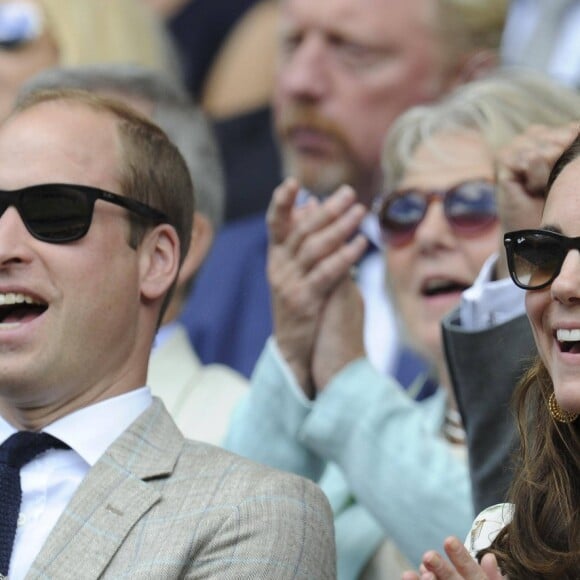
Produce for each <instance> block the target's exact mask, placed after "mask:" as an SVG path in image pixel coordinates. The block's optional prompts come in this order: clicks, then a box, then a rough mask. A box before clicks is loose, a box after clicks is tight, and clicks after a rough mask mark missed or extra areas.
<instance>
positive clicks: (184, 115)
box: [20, 63, 225, 231]
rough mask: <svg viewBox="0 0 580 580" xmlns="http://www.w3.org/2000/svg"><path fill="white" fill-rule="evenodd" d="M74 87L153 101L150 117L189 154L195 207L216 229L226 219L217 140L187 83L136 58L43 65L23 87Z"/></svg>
mask: <svg viewBox="0 0 580 580" xmlns="http://www.w3.org/2000/svg"><path fill="white" fill-rule="evenodd" d="M58 88H70V89H81V90H87V91H94V92H108V93H118V94H119V96H120V98H121V100H122V99H123V97H128V98H136V99H139V100H145V101H147V103H150V104H151V105H152V108H153V111H152V114H151V118H152V120H153V121H154V122H155V123H156V124H157V125H159V127H161V129H163V131H165V133H166V134H167V135H168V137H169V138H170V139H171V140H172V141H173V143H174V144H175V145H176V146H177V148H178V149H179V152H180V153H181V155H182V156H183V158H184V159H185V162H186V163H187V166H188V168H189V171H190V173H191V176H192V180H193V186H194V190H195V202H196V209H197V210H198V211H199V212H201V213H203V214H204V215H205V216H206V217H208V219H209V220H210V222H211V224H212V226H213V228H214V230H215V231H217V230H218V229H219V227H220V226H221V224H222V220H223V214H224V206H225V184H224V176H223V170H222V164H221V159H220V155H219V151H218V145H217V141H216V139H215V136H214V134H213V131H212V128H211V126H210V124H209V122H208V120H207V118H206V116H205V115H204V113H203V112H202V110H201V109H200V108H199V107H198V106H196V105H195V104H194V103H193V101H192V100H191V98H190V97H189V95H188V93H187V91H186V89H185V88H184V87H183V85H182V84H181V83H180V82H179V81H177V80H176V79H174V78H173V77H171V76H169V75H165V74H163V73H160V72H158V71H155V70H153V69H150V68H145V67H142V66H139V65H134V64H125V63H123V64H96V65H90V66H89V65H87V66H79V67H62V68H61V67H59V68H53V69H47V70H45V71H42V72H41V73H39V74H38V75H36V76H35V77H34V78H32V79H31V80H29V81H28V82H27V83H26V84H25V85H24V86H23V87H22V89H21V90H20V98H24V97H25V96H26V95H27V94H29V93H30V92H32V91H37V90H42V89H58Z"/></svg>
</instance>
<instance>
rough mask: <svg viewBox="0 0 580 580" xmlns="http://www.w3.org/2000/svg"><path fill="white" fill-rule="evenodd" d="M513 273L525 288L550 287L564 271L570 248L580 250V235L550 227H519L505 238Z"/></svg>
mask: <svg viewBox="0 0 580 580" xmlns="http://www.w3.org/2000/svg"><path fill="white" fill-rule="evenodd" d="M503 243H504V246H505V250H506V253H507V260H508V268H509V271H510V276H511V277H512V280H513V281H514V282H515V284H516V285H517V286H519V287H520V288H523V289H524V290H540V289H541V288H545V287H546V286H549V285H550V284H551V283H552V282H553V281H554V280H555V278H556V276H558V274H559V273H560V269H561V268H562V264H563V263H564V260H565V259H566V256H567V254H568V252H569V251H570V250H580V237H578V238H568V237H566V236H563V235H562V234H557V233H556V232H551V231H549V230H519V231H515V232H508V233H507V234H505V235H504V237H503Z"/></svg>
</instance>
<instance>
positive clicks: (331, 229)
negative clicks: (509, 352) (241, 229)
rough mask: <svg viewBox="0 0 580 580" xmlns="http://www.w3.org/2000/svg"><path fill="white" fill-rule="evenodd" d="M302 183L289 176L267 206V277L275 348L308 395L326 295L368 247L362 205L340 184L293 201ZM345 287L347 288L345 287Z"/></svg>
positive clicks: (345, 276)
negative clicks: (361, 228) (322, 195)
mask: <svg viewBox="0 0 580 580" xmlns="http://www.w3.org/2000/svg"><path fill="white" fill-rule="evenodd" d="M299 189H300V187H299V184H298V183H297V182H296V180H294V179H287V180H286V181H284V183H282V185H280V186H279V187H278V188H276V190H275V192H274V195H273V198H272V202H271V203H270V207H269V209H268V214H267V223H268V230H269V235H270V243H269V249H268V280H269V282H270V287H271V292H272V307H273V318H274V333H275V336H276V340H277V343H278V348H279V349H280V352H281V354H282V356H283V357H284V358H285V360H286V361H287V363H288V364H289V366H290V368H291V369H292V372H293V373H294V375H295V377H296V379H297V381H298V383H299V384H300V385H301V387H302V389H303V390H304V392H305V393H306V395H307V396H309V397H310V398H314V396H315V394H316V390H315V386H314V380H313V377H312V356H313V350H314V345H315V341H316V338H317V333H318V329H319V325H320V320H321V316H322V315H323V313H324V312H325V308H326V306H327V303H328V300H329V297H330V295H331V294H332V292H333V290H335V289H336V288H337V286H338V284H339V283H340V282H341V281H342V280H344V279H345V278H348V276H349V271H350V268H351V267H352V266H353V265H354V264H356V262H357V261H358V260H359V259H360V257H361V256H362V254H363V253H364V250H365V248H366V240H365V239H364V237H362V236H360V235H357V234H356V232H357V230H358V227H359V225H360V223H361V221H362V219H363V218H364V216H365V214H366V209H365V208H364V206H363V205H361V204H360V203H357V201H356V194H355V192H354V191H353V189H352V188H350V187H348V186H343V187H341V188H339V189H338V190H337V191H336V192H335V193H334V194H333V195H331V196H329V197H328V198H326V199H325V200H324V201H318V200H316V199H313V198H311V199H309V200H308V201H307V202H306V203H305V204H304V205H302V206H299V207H297V206H296V198H297V195H298V191H299ZM347 290H348V288H347Z"/></svg>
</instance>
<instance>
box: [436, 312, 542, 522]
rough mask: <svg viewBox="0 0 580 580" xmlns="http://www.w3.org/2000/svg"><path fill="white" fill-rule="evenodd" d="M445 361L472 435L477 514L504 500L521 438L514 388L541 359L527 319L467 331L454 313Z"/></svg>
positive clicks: (446, 330) (446, 332) (446, 333)
mask: <svg viewBox="0 0 580 580" xmlns="http://www.w3.org/2000/svg"><path fill="white" fill-rule="evenodd" d="M443 342H444V346H445V356H446V358H447V364H448V367H449V372H450V376H451V381H452V384H453V390H454V392H455V397H456V399H457V405H458V407H459V412H460V413H461V417H462V419H463V424H464V427H465V431H466V434H467V447H468V450H469V453H468V455H469V470H470V476H471V483H472V488H473V502H474V508H475V513H479V512H480V511H482V510H483V509H485V508H486V507H489V506H491V505H494V504H496V503H501V502H503V501H505V496H506V493H507V490H508V488H509V486H510V483H511V480H512V473H513V467H512V456H513V451H514V449H515V448H516V447H517V445H518V442H519V439H518V435H517V429H516V425H515V419H514V416H513V413H512V407H511V397H512V394H513V391H514V387H515V386H516V384H517V382H518V381H519V379H520V377H521V376H522V375H523V373H524V372H525V370H526V369H527V368H528V366H529V364H530V362H531V361H532V360H533V357H534V355H535V354H536V352H537V351H536V345H535V343H534V339H533V336H532V331H531V328H530V324H529V322H528V318H527V316H519V317H517V318H515V319H513V320H511V321H509V322H506V323H504V324H499V325H497V326H493V327H490V328H488V329H485V330H482V331H476V332H473V331H466V330H465V329H463V328H462V327H461V325H460V322H459V311H458V310H455V311H454V312H452V313H451V314H450V315H448V316H447V317H445V319H444V320H443Z"/></svg>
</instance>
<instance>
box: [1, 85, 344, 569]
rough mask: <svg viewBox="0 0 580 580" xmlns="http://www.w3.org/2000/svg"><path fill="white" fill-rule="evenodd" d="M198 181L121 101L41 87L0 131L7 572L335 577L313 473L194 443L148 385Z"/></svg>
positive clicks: (328, 527)
mask: <svg viewBox="0 0 580 580" xmlns="http://www.w3.org/2000/svg"><path fill="white" fill-rule="evenodd" d="M191 188H192V184H191V178H190V176H189V172H188V169H187V167H186V165H185V162H184V161H183V159H182V158H181V156H180V155H179V153H178V152H177V149H176V148H175V147H174V146H173V145H172V144H171V143H170V142H169V140H168V139H167V137H166V136H165V134H164V133H163V132H161V131H160V130H159V129H158V128H157V127H156V126H155V125H153V124H152V123H150V122H149V121H147V120H146V119H145V118H144V117H141V116H140V115H138V114H136V113H135V112H133V111H132V110H130V109H127V108H126V107H124V106H123V105H120V104H119V103H117V102H115V101H109V100H105V99H102V98H98V97H95V96H93V95H91V94H89V93H82V92H78V91H76V92H75V91H68V92H67V91H61V92H44V93H36V94H33V95H31V96H30V97H28V98H27V99H25V100H24V101H22V102H21V103H20V105H19V107H18V109H17V110H16V111H15V112H14V113H13V114H12V115H11V117H10V118H9V119H8V120H7V121H6V122H5V123H4V124H3V125H2V126H0V191H1V192H2V193H1V195H0V198H1V199H0V214H1V215H0V298H1V301H2V305H1V306H0V369H1V373H0V441H1V442H2V444H1V446H0V489H2V493H3V495H2V502H1V504H0V576H1V577H7V576H9V577H10V578H16V579H19V578H23V577H25V576H26V577H27V578H41V577H42V578H51V577H52V578H59V579H71V580H72V579H73V578H74V579H77V578H87V579H90V578H95V579H96V578H119V577H121V576H126V577H131V578H183V577H193V576H196V577H211V578H245V577H253V578H291V577H292V578H294V577H296V575H297V574H298V575H300V576H303V577H308V578H329V579H330V578H334V566H335V564H334V559H335V556H334V545H333V530H332V520H331V515H330V512H329V508H328V505H327V503H326V500H325V499H324V496H323V495H322V493H321V492H320V491H319V490H318V489H317V488H316V487H315V486H314V484H312V483H309V482H307V481H306V480H302V479H300V478H296V477H294V476H291V475H287V474H281V473H278V472H275V471H272V470H270V469H267V468H263V467H261V466H258V465H255V464H252V463H250V462H247V461H246V460H243V459H241V458H239V457H237V456H235V455H232V454H229V453H227V452H225V451H222V450H220V449H218V448H216V447H213V446H208V445H206V444H203V443H194V442H191V441H186V440H184V438H183V436H182V435H181V434H180V432H179V431H178V429H177V427H176V426H175V424H174V423H173V421H172V420H171V418H170V416H169V414H168V413H167V411H166V410H165V407H164V406H163V404H162V403H161V402H160V401H159V400H157V399H154V398H152V397H151V394H150V392H149V389H148V388H147V387H144V386H143V385H144V384H145V381H146V374H147V361H148V358H149V353H150V350H151V344H152V341H153V337H154V335H155V332H156V329H157V327H158V324H159V321H160V320H161V318H162V315H163V311H164V309H165V307H166V304H167V302H168V300H169V297H170V294H171V291H172V288H173V285H174V283H175V280H176V276H177V273H178V269H179V266H180V261H181V259H182V256H183V255H185V252H186V251H187V248H188V244H189V241H190V239H191V218H192V215H193V205H192V204H193V195H192V191H191ZM288 538H292V539H293V541H288Z"/></svg>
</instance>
